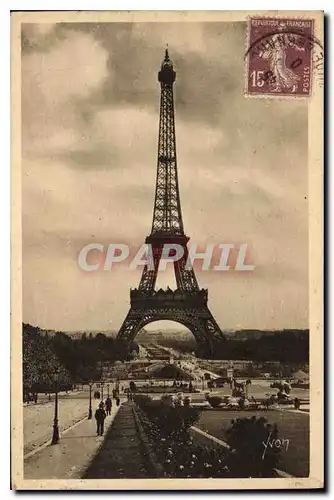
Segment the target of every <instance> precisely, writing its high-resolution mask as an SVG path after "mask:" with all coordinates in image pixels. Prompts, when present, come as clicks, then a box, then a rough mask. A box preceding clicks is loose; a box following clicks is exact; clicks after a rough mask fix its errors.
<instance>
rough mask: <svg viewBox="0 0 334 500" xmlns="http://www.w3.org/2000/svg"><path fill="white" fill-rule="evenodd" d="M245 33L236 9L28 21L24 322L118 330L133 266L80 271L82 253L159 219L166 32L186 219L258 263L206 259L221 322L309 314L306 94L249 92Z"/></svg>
mask: <svg viewBox="0 0 334 500" xmlns="http://www.w3.org/2000/svg"><path fill="white" fill-rule="evenodd" d="M245 31H246V26H245V24H244V23H241V22H240V23H162V24H157V23H155V24H154V23H149V24H148V23H138V24H130V23H102V24H91V23H90V24H86V23H85V24H57V25H51V24H24V25H23V26H22V142H23V144H22V152H23V153H22V154H23V158H22V169H23V172H22V174H23V175H22V177H23V190H22V196H23V311H24V317H23V320H24V321H25V322H30V323H32V324H36V325H40V326H41V327H44V328H49V329H63V330H98V329H101V330H107V329H110V330H117V329H118V328H119V327H120V325H121V323H122V321H123V319H124V317H125V315H126V313H127V311H128V307H129V288H130V287H133V288H134V287H136V286H137V285H138V282H139V279H140V270H138V271H129V270H128V269H127V266H125V265H124V266H119V267H118V268H115V269H112V270H111V271H110V272H106V271H103V270H102V269H101V270H99V271H96V272H93V273H88V272H84V271H82V270H80V268H79V266H78V254H79V252H80V250H81V249H82V247H83V246H85V245H87V244H89V243H93V242H98V243H101V244H103V245H105V246H107V245H108V243H129V244H130V245H131V246H132V247H133V248H137V247H138V246H140V245H141V244H142V243H143V241H144V239H145V237H146V236H147V235H148V234H149V232H150V229H151V222H152V209H153V201H154V186H155V173H156V150H157V132H158V118H159V115H158V113H159V91H160V89H159V84H158V82H157V71H158V70H159V66H160V63H161V60H162V58H163V55H164V48H165V44H166V42H167V43H168V45H169V51H170V57H171V59H172V60H173V63H174V69H175V70H176V72H177V80H176V84H175V89H174V90H175V106H176V134H177V148H178V151H177V153H178V168H179V181H180V192H181V204H182V211H183V222H184V226H185V231H186V233H187V234H188V235H189V236H190V237H191V241H192V242H196V243H198V244H201V245H204V244H205V243H216V244H219V243H234V244H240V243H247V244H248V246H249V249H250V253H249V258H250V261H251V262H252V263H253V264H254V265H255V270H254V271H253V272H251V273H243V272H236V271H233V270H230V271H228V272H220V273H219V272H205V271H202V272H200V271H198V273H197V274H198V279H199V282H200V284H201V285H202V286H208V288H209V306H210V309H211V311H212V313H213V314H214V316H215V318H216V320H217V321H218V323H219V324H220V326H221V328H222V329H223V330H224V329H234V328H263V329H269V328H289V327H300V328H307V327H308V263H307V255H308V219H307V210H308V201H307V189H308V186H307V104H306V103H305V101H298V100H293V99H286V100H273V99H254V98H253V99H247V98H245V97H244V95H243V85H244V47H245ZM171 279H172V276H171V273H170V272H166V273H164V275H163V276H162V277H161V279H160V282H159V285H160V284H162V285H164V284H167V282H170V281H171ZM170 284H171V285H173V282H172V281H171V283H170Z"/></svg>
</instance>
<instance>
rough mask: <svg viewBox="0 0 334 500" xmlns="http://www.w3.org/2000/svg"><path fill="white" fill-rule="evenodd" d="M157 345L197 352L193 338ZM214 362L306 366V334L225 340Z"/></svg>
mask: <svg viewBox="0 0 334 500" xmlns="http://www.w3.org/2000/svg"><path fill="white" fill-rule="evenodd" d="M159 344H161V345H164V346H166V347H171V348H175V349H179V350H181V351H183V352H192V351H196V341H195V339H188V340H186V341H183V342H182V341H180V340H178V339H177V338H176V339H161V340H160V339H159ZM213 357H214V359H230V360H233V359H240V360H242V359H246V360H252V361H263V362H264V361H279V362H281V363H296V364H302V363H308V360H309V331H308V330H277V331H272V332H268V333H267V332H266V333H265V334H263V335H262V336H261V337H260V338H249V339H246V340H236V339H233V338H224V339H223V340H222V341H221V342H220V344H218V345H216V348H215V352H214V356H213Z"/></svg>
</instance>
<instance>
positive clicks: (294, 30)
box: [245, 17, 317, 97]
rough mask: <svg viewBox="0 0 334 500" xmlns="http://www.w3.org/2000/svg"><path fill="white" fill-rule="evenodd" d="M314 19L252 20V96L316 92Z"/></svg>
mask: <svg viewBox="0 0 334 500" xmlns="http://www.w3.org/2000/svg"><path fill="white" fill-rule="evenodd" d="M313 33H314V21H313V20H312V19H293V18H290V19H286V18H270V17H265V18H264V17H262V18H261V17H251V18H250V19H249V24H248V46H247V52H246V57H245V64H246V88H245V93H246V94H247V95H251V96H261V95H267V96H290V97H295V96H298V97H308V96H310V95H311V91H312V51H313V48H314V46H315V45H317V41H316V40H315V39H314V36H313Z"/></svg>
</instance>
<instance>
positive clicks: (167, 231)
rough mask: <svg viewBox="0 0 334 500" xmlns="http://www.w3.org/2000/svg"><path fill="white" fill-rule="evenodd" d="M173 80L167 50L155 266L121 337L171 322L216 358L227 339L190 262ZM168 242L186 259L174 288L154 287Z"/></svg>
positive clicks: (145, 276) (134, 299)
mask: <svg viewBox="0 0 334 500" xmlns="http://www.w3.org/2000/svg"><path fill="white" fill-rule="evenodd" d="M175 77H176V73H175V71H174V69H173V64H172V62H171V60H170V58H169V55H168V50H167V49H166V52H165V58H164V60H163V62H162V64H161V70H160V71H159V73H158V80H159V82H160V86H161V98H160V120H159V143H158V159H157V178H156V188H155V199H154V210H153V221H152V228H151V233H150V235H149V236H148V237H147V238H146V240H145V242H146V243H147V244H149V245H151V248H152V257H153V261H152V264H153V265H151V266H149V265H148V264H146V265H145V266H144V269H143V272H142V276H141V280H140V283H139V287H138V288H137V289H134V290H131V291H130V303H131V305H130V310H129V312H128V314H127V316H126V318H125V320H124V322H123V324H122V326H121V328H120V330H119V333H118V336H117V339H118V340H119V341H122V342H124V343H126V344H128V345H130V344H131V342H133V340H134V338H135V337H136V335H137V333H138V332H139V331H140V330H141V328H143V327H144V326H145V325H147V324H148V323H152V322H154V321H158V320H172V321H176V322H178V323H181V324H182V325H184V326H186V327H187V328H188V329H189V330H190V331H191V332H192V334H193V335H194V337H195V339H196V341H197V344H198V350H197V351H198V355H200V356H202V357H212V356H214V352H215V346H217V344H218V343H221V342H222V341H223V340H224V337H223V335H222V332H221V330H220V328H219V326H218V324H217V322H216V321H215V319H214V317H213V316H212V314H211V312H210V310H209V308H208V305H207V302H208V291H207V290H205V289H200V288H199V285H198V282H197V279H196V275H195V272H194V269H193V268H192V266H189V264H188V263H187V259H188V249H187V243H188V241H189V238H188V236H186V235H185V233H184V229H183V221H182V213H181V203H180V194H179V185H178V175H177V161H176V141H175V119H174V99H173V84H174V82H175ZM166 244H177V245H179V246H180V247H182V249H183V256H182V257H181V258H180V259H179V260H175V261H174V262H173V265H174V274H175V281H176V286H177V288H176V290H171V289H169V288H168V289H167V290H162V289H160V290H156V289H155V285H156V280H157V275H158V270H159V264H160V260H161V257H162V252H163V249H164V245H166ZM186 264H187V265H186Z"/></svg>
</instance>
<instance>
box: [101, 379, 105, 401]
mask: <svg viewBox="0 0 334 500" xmlns="http://www.w3.org/2000/svg"><path fill="white" fill-rule="evenodd" d="M103 386H104V382H101V401H103Z"/></svg>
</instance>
